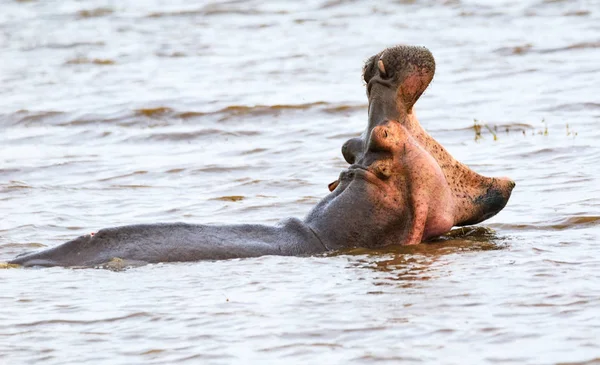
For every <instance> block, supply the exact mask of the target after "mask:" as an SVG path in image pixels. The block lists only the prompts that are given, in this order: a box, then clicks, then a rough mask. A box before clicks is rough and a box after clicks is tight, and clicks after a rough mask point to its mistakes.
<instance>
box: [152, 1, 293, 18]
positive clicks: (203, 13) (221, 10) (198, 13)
mask: <svg viewBox="0 0 600 365" xmlns="http://www.w3.org/2000/svg"><path fill="white" fill-rule="evenodd" d="M227 5H228V4H208V5H206V6H204V7H202V8H200V9H188V10H176V11H159V12H153V13H150V14H148V15H146V17H147V18H165V17H209V16H218V15H228V16H233V15H253V16H255V15H283V14H287V11H284V10H279V11H264V10H259V9H256V8H240V7H233V6H227Z"/></svg>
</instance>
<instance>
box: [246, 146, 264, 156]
mask: <svg viewBox="0 0 600 365" xmlns="http://www.w3.org/2000/svg"><path fill="white" fill-rule="evenodd" d="M268 150H269V149H268V148H253V149H251V150H247V151H243V152H241V153H240V155H242V156H247V155H255V154H259V153H263V152H267V151H268Z"/></svg>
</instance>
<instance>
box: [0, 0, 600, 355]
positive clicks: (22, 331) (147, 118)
mask: <svg viewBox="0 0 600 365" xmlns="http://www.w3.org/2000/svg"><path fill="white" fill-rule="evenodd" d="M598 9H600V3H599V2H598V1H596V0H591V1H542V0H527V1H521V2H515V1H505V0H494V1H487V2H483V1H475V0H468V1H441V0H440V1H438V0H427V1H419V2H417V1H384V2H381V3H376V4H375V3H373V2H368V1H325V0H309V1H304V2H279V1H252V0H243V1H236V2H210V1H209V2H202V3H190V2H186V1H179V0H177V1H170V2H168V3H167V2H164V1H156V0H149V1H142V2H140V1H121V2H118V3H117V2H111V3H106V2H101V1H97V0H90V1H86V2H80V1H61V2H57V1H39V0H38V1H36V0H34V1H11V0H7V1H4V2H3V3H2V11H1V12H0V50H1V52H0V64H1V65H2V72H0V212H2V213H4V214H2V217H1V218H2V219H0V261H4V260H6V259H8V258H11V257H14V256H15V255H17V254H19V253H22V252H25V251H31V250H36V249H40V248H43V247H52V246H55V245H57V244H60V243H62V242H64V241H66V240H69V239H71V238H73V237H75V236H78V235H81V234H85V233H89V232H93V231H96V230H98V229H99V228H102V227H108V226H115V225H122V224H127V223H151V222H158V221H170V222H173V221H186V222H194V223H210V224H223V223H240V222H256V223H264V224H272V223H275V222H277V221H278V220H280V219H281V218H282V217H288V216H296V217H302V216H304V215H305V214H306V213H307V211H308V210H309V209H310V208H311V207H312V206H314V204H316V202H318V201H319V200H320V199H321V198H322V197H323V196H325V195H326V194H327V192H328V190H327V185H328V183H330V182H331V181H333V179H335V177H337V176H338V174H339V171H340V170H341V169H342V168H343V167H344V166H346V163H345V161H344V160H343V158H342V156H341V153H340V147H341V145H342V143H343V142H344V141H346V140H347V139H348V138H351V137H354V136H357V135H358V134H359V133H360V132H361V131H362V130H363V129H364V127H365V125H366V114H367V104H366V103H367V100H366V97H365V92H364V87H363V85H362V81H361V75H360V70H361V67H362V63H363V62H364V60H365V59H367V57H369V56H370V55H372V54H375V53H376V52H378V51H380V50H381V49H383V48H384V47H387V46H391V45H394V44H397V43H408V44H420V45H425V46H427V47H428V48H429V49H431V51H432V52H433V54H434V56H435V57H436V61H437V71H436V72H437V73H436V76H435V78H434V81H433V83H432V85H431V86H430V88H429V89H428V90H427V91H426V92H425V94H424V95H423V97H422V98H421V99H420V100H419V102H418V103H417V113H418V115H419V118H420V120H421V122H422V124H423V125H424V127H425V128H426V129H427V130H428V131H429V132H430V133H431V134H432V135H433V136H434V137H435V138H437V139H438V140H439V141H440V142H441V143H442V144H443V145H444V146H445V147H446V148H447V149H448V150H449V151H450V152H451V153H452V154H453V155H454V156H455V157H456V158H458V159H459V160H461V161H464V162H465V163H467V164H468V165H469V166H470V167H472V168H473V169H474V170H476V171H478V172H480V173H482V174H485V175H489V176H502V175H506V176H510V177H511V178H513V179H514V180H515V181H516V182H517V187H516V189H515V190H514V192H513V196H512V198H511V200H510V202H509V204H508V205H507V207H506V208H505V210H503V211H502V212H501V213H500V214H499V215H498V216H496V217H494V218H492V219H491V220H489V221H486V222H485V227H489V228H490V229H487V228H471V227H468V228H462V229H460V230H458V231H455V232H454V233H453V234H450V235H448V236H445V237H442V238H441V239H439V240H437V241H434V242H429V243H426V244H423V245H418V246H411V247H392V248H385V249H382V250H377V251H365V250H360V249H355V250H349V251H345V252H341V253H335V254H332V255H325V256H318V257H308V258H296V257H261V258H255V259H247V260H231V261H219V262H201V263H185V264H169V265H147V266H143V267H135V268H128V267H127V266H125V267H123V266H122V263H120V262H113V263H111V265H112V266H111V267H108V268H109V269H112V270H71V269H61V268H49V269H39V270H22V269H7V270H0V289H2V290H0V305H1V306H2V308H3V311H2V314H0V362H2V363H32V364H33V363H43V364H65V363H69V362H71V363H77V364H81V363H93V364H102V363H106V364H120V363H122V364H131V363H160V364H163V363H198V362H201V363H232V362H244V363H263V362H273V361H274V359H277V360H279V359H285V361H288V362H291V363H315V362H326V363H396V362H402V363H446V364H465V363H473V364H481V363H509V364H554V363H581V364H584V363H593V362H595V361H596V362H597V359H598V358H600V347H599V346H600V345H599V344H598V341H597V339H598V338H599V337H600V321H599V319H598V316H597V303H598V300H599V299H600V287H599V286H598V284H597V283H598V282H599V280H600V269H599V268H600V261H599V260H598V255H597V251H598V250H597V241H598V237H599V235H600V231H599V230H600V228H599V224H598V222H600V221H599V219H598V217H600V199H599V197H600V171H599V170H598V169H597V168H595V167H596V166H598V164H599V162H600V149H599V148H598V143H597V141H598V138H600V132H599V131H598V128H597V125H598V122H599V121H600V108H599V103H598V100H597V89H598V87H597V85H598V83H599V81H600V79H599V77H600V69H599V66H598V64H599V63H598V60H599V59H600V46H599V43H598V39H599V37H598V34H599V32H600V26H599V25H598V24H600V19H599V17H600V12H599V10H598ZM492 230H493V231H492ZM3 268H4V267H3ZM317 359H318V360H317Z"/></svg>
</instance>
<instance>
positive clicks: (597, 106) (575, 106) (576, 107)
mask: <svg viewBox="0 0 600 365" xmlns="http://www.w3.org/2000/svg"><path fill="white" fill-rule="evenodd" d="M538 110H539V111H542V112H557V111H560V112H563V111H566V112H572V111H582V110H600V103H595V102H582V103H569V104H560V105H555V106H552V107H549V108H543V109H538Z"/></svg>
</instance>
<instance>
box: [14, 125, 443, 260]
mask: <svg viewBox="0 0 600 365" xmlns="http://www.w3.org/2000/svg"><path fill="white" fill-rule="evenodd" d="M338 181H339V184H338V186H337V187H336V189H335V190H334V191H333V192H331V193H330V194H329V195H327V196H326V197H325V198H324V199H323V200H322V201H321V202H319V203H318V204H317V206H316V207H315V208H314V209H312V211H311V212H310V213H309V214H308V216H307V217H306V218H305V219H304V220H303V221H301V220H299V219H288V220H285V221H283V222H281V224H279V225H277V226H263V225H251V224H242V225H224V226H208V225H193V224H185V223H167V224H144V225H130V226H123V227H116V228H107V229H102V230H100V231H98V232H97V233H96V234H94V235H85V236H81V237H78V238H76V239H74V240H72V241H69V242H66V243H64V244H62V245H59V246H57V247H54V248H50V249H48V250H44V251H40V252H35V253H31V254H26V255H22V256H19V257H17V258H15V259H14V260H12V261H11V262H10V263H12V264H20V265H24V266H95V265H100V264H103V263H106V262H108V261H110V260H111V259H113V258H120V259H123V260H125V261H126V262H129V263H156V262H169V261H196V260H204V259H228V258H237V257H252V256H261V255H311V254H317V253H321V252H325V251H329V250H336V249H341V248H345V247H380V246H384V245H390V244H416V243H419V242H421V241H422V240H423V239H427V238H430V237H433V236H437V235H440V234H442V233H445V232H447V231H448V230H449V229H450V228H451V227H452V219H451V218H452V217H451V212H452V209H453V206H452V204H446V202H447V201H449V200H451V199H450V195H451V189H450V187H449V186H448V183H447V182H446V179H445V177H444V175H443V173H442V171H441V169H440V167H439V165H438V164H437V162H436V161H435V159H434V158H433V157H432V156H431V155H430V154H429V153H428V152H427V151H426V150H424V149H423V147H421V145H420V144H419V143H417V141H416V140H415V139H414V138H413V137H412V136H411V135H410V134H409V133H408V132H407V130H406V128H404V127H403V126H402V125H401V124H400V123H398V122H396V121H383V122H382V123H380V124H379V125H377V126H374V127H373V128H372V130H371V132H370V136H369V138H368V142H367V143H366V145H365V150H364V152H363V153H362V154H361V156H360V158H358V159H357V160H356V161H355V163H354V164H353V165H352V166H350V167H349V168H348V169H347V170H345V171H343V172H342V173H341V174H340V177H339V180H338Z"/></svg>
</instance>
